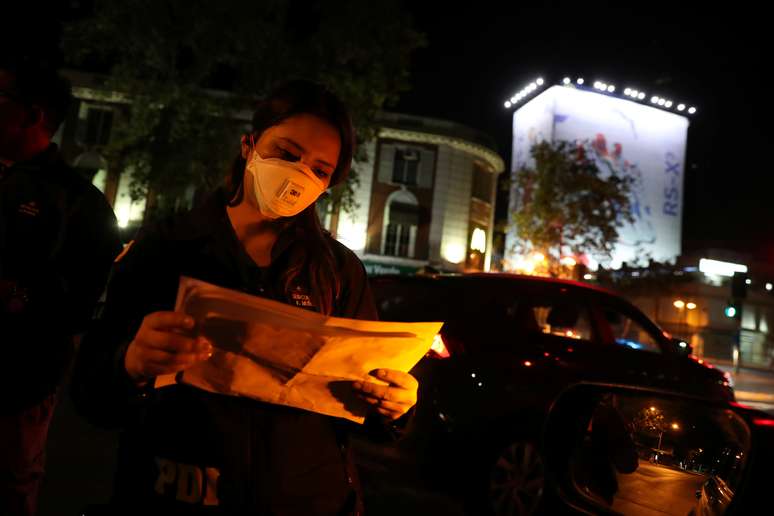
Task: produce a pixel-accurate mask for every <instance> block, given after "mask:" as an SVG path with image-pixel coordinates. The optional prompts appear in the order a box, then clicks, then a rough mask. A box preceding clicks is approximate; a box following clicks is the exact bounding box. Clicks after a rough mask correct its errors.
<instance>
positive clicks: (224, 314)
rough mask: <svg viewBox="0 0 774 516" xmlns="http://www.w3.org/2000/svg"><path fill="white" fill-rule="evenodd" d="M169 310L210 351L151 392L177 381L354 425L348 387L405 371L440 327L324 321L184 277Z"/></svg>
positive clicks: (356, 404)
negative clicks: (381, 372) (376, 373)
mask: <svg viewBox="0 0 774 516" xmlns="http://www.w3.org/2000/svg"><path fill="white" fill-rule="evenodd" d="M175 310H176V311H179V312H184V313H187V314H189V315H191V316H192V317H193V318H194V319H195V320H196V329H197V331H198V334H200V335H204V336H205V337H207V338H208V339H209V340H210V342H212V344H213V346H214V348H215V350H214V352H213V355H212V357H211V358H210V359H209V360H207V361H204V362H200V363H199V364H197V365H195V366H193V367H192V368H190V369H187V370H186V371H184V372H182V373H178V374H177V375H164V376H160V377H158V378H157V380H156V387H162V386H164V385H168V384H170V383H174V382H181V383H186V384H189V385H192V386H195V387H198V388H200V389H204V390H207V391H210V392H216V393H221V394H229V395H235V396H247V397H250V398H254V399H257V400H261V401H265V402H268V403H275V404H279V405H287V406H291V407H296V408H300V409H305V410H310V411H312V412H318V413H321V414H326V415H329V416H335V417H341V418H346V419H349V420H352V421H355V422H358V423H362V422H363V420H364V416H365V411H366V408H367V406H366V404H365V403H364V402H363V401H361V400H359V399H358V398H357V397H355V396H354V394H353V392H352V389H351V385H352V382H353V381H365V382H374V383H383V382H381V381H380V380H377V379H376V378H374V377H373V376H371V375H370V374H369V372H370V371H373V370H374V369H379V368H384V369H397V370H400V371H404V372H408V371H409V370H410V369H411V368H412V367H413V366H414V365H415V364H416V363H417V362H418V361H419V360H420V359H421V358H422V356H424V354H425V353H427V351H428V350H429V349H430V346H431V345H432V342H433V338H434V337H435V335H436V334H437V333H438V331H439V330H440V328H441V325H442V324H443V323H440V322H426V323H425V322H422V323H399V322H381V321H361V320H356V319H344V318H338V317H327V316H324V315H320V314H318V313H316V312H312V311H310V310H305V309H302V308H297V307H294V306H290V305H286V304H283V303H279V302H277V301H272V300H269V299H264V298H261V297H256V296H251V295H249V294H245V293H244V292H237V291H234V290H229V289H225V288H221V287H218V286H215V285H211V284H209V283H205V282H203V281H199V280H195V279H191V278H186V277H182V278H181V279H180V287H179V290H178V294H177V303H176V307H175Z"/></svg>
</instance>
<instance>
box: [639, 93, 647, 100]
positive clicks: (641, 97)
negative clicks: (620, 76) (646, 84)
mask: <svg viewBox="0 0 774 516" xmlns="http://www.w3.org/2000/svg"><path fill="white" fill-rule="evenodd" d="M637 98H638V99H640V100H642V99H644V98H645V94H644V93H640V94H639V95H637Z"/></svg>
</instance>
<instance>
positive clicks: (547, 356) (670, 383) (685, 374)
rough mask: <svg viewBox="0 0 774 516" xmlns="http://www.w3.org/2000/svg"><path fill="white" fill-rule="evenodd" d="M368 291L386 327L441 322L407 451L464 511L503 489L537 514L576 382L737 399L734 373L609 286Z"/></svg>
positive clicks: (423, 278)
mask: <svg viewBox="0 0 774 516" xmlns="http://www.w3.org/2000/svg"><path fill="white" fill-rule="evenodd" d="M371 287H372V289H373V291H374V296H375V299H376V304H377V308H378V310H379V314H380V317H381V318H382V319H383V320H387V321H443V322H444V325H443V327H442V329H441V332H440V334H439V335H438V336H437V337H436V340H435V342H434V344H433V349H432V350H431V351H430V353H428V355H427V356H426V357H425V358H424V359H422V360H421V361H420V362H419V363H418V364H417V366H416V367H415V368H414V369H413V370H412V374H414V375H415V376H416V377H417V378H418V379H419V382H420V392H419V401H418V403H417V406H416V408H415V413H414V415H413V417H412V418H411V420H410V421H409V423H408V425H407V427H406V429H405V433H404V436H403V438H402V440H401V442H400V446H402V447H403V448H404V449H405V450H407V453H408V454H410V455H412V456H415V457H417V458H418V460H419V462H420V464H419V467H420V469H421V471H422V478H423V479H424V481H425V482H426V483H427V484H428V485H430V486H432V487H433V488H435V489H440V490H443V491H445V492H447V493H454V494H457V495H459V496H461V497H463V498H464V499H465V500H466V503H467V504H468V507H481V506H482V504H483V505H486V499H487V498H488V497H493V496H495V495H497V496H501V494H502V493H501V492H502V490H503V489H506V490H508V491H509V492H510V495H509V496H514V497H516V498H518V500H519V503H520V504H521V505H523V507H524V508H525V511H524V512H523V513H525V514H529V513H530V510H531V508H535V507H537V506H539V504H540V500H541V496H542V490H543V485H544V478H543V462H542V460H543V459H542V452H541V449H540V435H541V431H542V426H543V424H544V422H545V417H546V414H547V413H548V411H549V409H550V407H551V404H552V402H553V400H554V399H555V398H556V397H557V396H558V394H559V393H560V392H562V391H563V390H564V389H566V388H567V387H568V386H570V385H573V384H575V383H578V382H584V381H593V382H598V383H606V384H617V385H628V386H641V387H647V388H653V389H660V390H664V391H670V392H677V393H682V394H688V395H693V396H700V397H703V398H708V399H714V400H724V401H733V399H734V395H733V389H732V387H731V385H730V383H729V379H728V378H727V376H725V375H724V374H723V373H722V372H720V371H718V370H717V369H714V368H712V366H710V365H709V364H706V363H702V361H700V360H697V359H696V358H695V357H692V356H691V355H690V347H688V346H687V345H685V343H681V342H680V341H678V340H676V339H672V338H671V337H670V336H669V335H668V334H667V333H665V332H664V331H662V330H661V329H659V328H658V327H657V326H656V325H655V324H654V323H653V322H652V321H650V320H649V319H648V318H647V317H646V316H645V315H643V313H642V312H641V311H640V310H638V309H637V308H635V307H634V306H633V305H632V304H630V303H629V302H627V301H626V300H624V299H622V298H621V297H620V296H618V295H616V294H614V293H613V292H610V291H608V290H605V289H602V288H598V287H595V286H591V285H588V284H584V283H579V282H573V281H565V280H557V279H548V278H540V277H532V276H518V275H510V274H485V273H480V274H463V275H418V276H413V277H410V276H377V277H374V278H372V279H371Z"/></svg>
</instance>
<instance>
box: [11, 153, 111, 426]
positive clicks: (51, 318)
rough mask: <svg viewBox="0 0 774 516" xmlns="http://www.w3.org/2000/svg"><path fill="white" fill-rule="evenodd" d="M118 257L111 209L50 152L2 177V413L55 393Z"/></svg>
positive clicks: (94, 190)
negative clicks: (75, 338)
mask: <svg viewBox="0 0 774 516" xmlns="http://www.w3.org/2000/svg"><path fill="white" fill-rule="evenodd" d="M120 251H121V241H120V238H119V233H118V226H117V225H116V218H115V215H113V210H112V209H111V208H110V205H108V203H107V201H106V200H105V198H104V196H103V195H102V193H100V191H99V190H97V189H96V188H95V187H94V186H93V185H91V183H89V182H88V181H87V180H86V179H85V178H83V177H82V176H81V175H80V174H78V173H77V172H75V171H74V170H73V169H72V168H70V167H69V166H67V165H66V164H65V163H64V162H63V161H62V160H61V159H60V158H59V156H58V153H57V148H56V146H55V145H51V146H50V147H49V148H48V149H47V150H46V151H44V152H42V153H41V154H39V155H37V156H36V157H35V158H33V159H31V160H29V161H25V162H19V163H16V164H14V165H13V166H11V167H9V168H7V169H5V170H3V171H1V172H0V345H2V354H3V359H2V361H0V364H1V365H0V412H5V413H8V412H13V411H17V410H20V409H23V408H25V407H27V406H31V405H33V404H35V403H37V402H39V401H40V400H42V399H43V398H45V397H46V396H48V395H50V394H51V393H53V392H54V390H55V389H56V387H57V385H58V384H59V383H60V380H61V376H62V373H63V372H64V370H65V368H66V367H67V365H68V363H69V359H70V357H71V353H72V337H73V335H74V334H76V333H79V332H82V331H84V330H85V328H86V325H87V323H88V322H89V321H90V319H91V317H92V314H93V311H94V305H95V304H96V302H97V300H98V299H99V296H100V294H101V293H102V291H103V288H104V286H105V281H106V279H107V275H108V272H109V270H110V266H111V264H112V263H113V259H114V258H115V257H116V255H117V254H118V253H119V252H120Z"/></svg>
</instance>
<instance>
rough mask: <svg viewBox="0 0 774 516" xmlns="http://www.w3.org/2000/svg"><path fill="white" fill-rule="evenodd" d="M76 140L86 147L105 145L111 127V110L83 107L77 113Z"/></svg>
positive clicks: (108, 138) (107, 108) (108, 139)
mask: <svg viewBox="0 0 774 516" xmlns="http://www.w3.org/2000/svg"><path fill="white" fill-rule="evenodd" d="M79 118H80V120H79V124H78V140H79V142H80V143H81V144H83V145H86V146H87V147H93V146H102V145H107V144H108V142H109V141H110V131H111V129H112V127H113V110H112V109H111V108H109V107H99V106H93V105H91V106H89V105H85V106H83V107H82V108H81V112H80V113H79Z"/></svg>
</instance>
